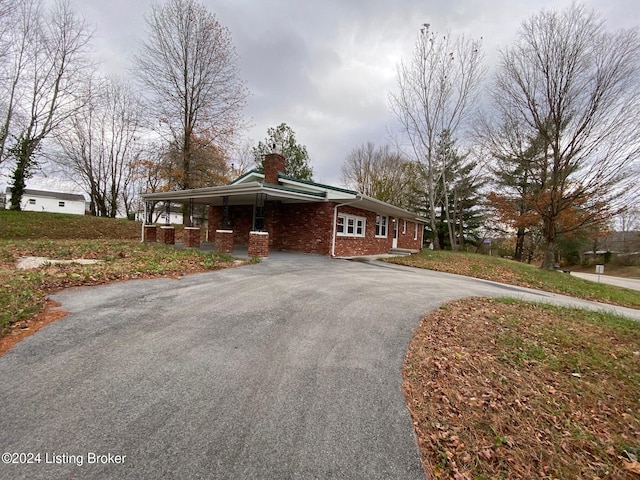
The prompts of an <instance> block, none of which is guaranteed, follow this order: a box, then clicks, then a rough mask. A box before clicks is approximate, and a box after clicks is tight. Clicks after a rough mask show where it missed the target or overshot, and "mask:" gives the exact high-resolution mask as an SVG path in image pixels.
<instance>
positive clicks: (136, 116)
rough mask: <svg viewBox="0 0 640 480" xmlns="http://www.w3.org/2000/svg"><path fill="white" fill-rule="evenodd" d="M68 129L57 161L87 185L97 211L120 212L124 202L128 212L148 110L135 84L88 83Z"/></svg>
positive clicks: (114, 80) (112, 214)
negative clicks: (143, 106) (144, 108)
mask: <svg viewBox="0 0 640 480" xmlns="http://www.w3.org/2000/svg"><path fill="white" fill-rule="evenodd" d="M79 101H80V103H81V104H82V105H83V106H84V108H82V109H80V110H77V111H76V112H75V113H74V115H73V116H71V117H70V118H69V120H68V128H67V129H66V131H65V132H64V133H63V134H61V135H60V136H59V137H58V143H59V145H60V147H61V150H62V152H61V155H59V156H58V158H57V161H58V163H60V164H61V165H63V166H65V167H66V168H67V169H68V170H69V171H70V173H71V174H72V175H71V178H73V179H75V181H76V182H77V183H78V184H79V185H80V186H81V187H82V188H84V189H85V191H86V192H87V193H88V194H89V197H90V199H91V212H92V213H93V214H94V215H100V216H106V217H115V216H116V215H117V214H118V213H119V211H120V210H121V207H124V210H125V213H126V214H127V215H129V214H130V213H131V212H130V208H131V202H132V199H131V198H130V197H131V195H130V193H131V192H130V189H129V186H130V185H131V184H132V183H133V181H134V179H135V175H136V173H137V172H136V168H137V164H138V160H139V158H140V156H141V154H142V152H143V147H144V146H143V144H142V143H141V136H142V133H143V119H144V113H143V108H142V104H141V102H140V100H139V95H138V92H136V91H135V90H134V89H133V87H132V86H131V84H129V83H127V82H126V81H124V80H122V79H119V78H115V77H111V78H105V79H102V78H95V79H91V80H90V81H88V82H87V84H86V87H85V89H84V97H83V98H81V99H80V100H79Z"/></svg>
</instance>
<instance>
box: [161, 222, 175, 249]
mask: <svg viewBox="0 0 640 480" xmlns="http://www.w3.org/2000/svg"><path fill="white" fill-rule="evenodd" d="M158 241H159V242H160V243H164V244H165V245H175V243H176V229H175V228H174V227H167V226H166V225H163V226H162V227H160V238H158Z"/></svg>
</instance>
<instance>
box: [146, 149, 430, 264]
mask: <svg viewBox="0 0 640 480" xmlns="http://www.w3.org/2000/svg"><path fill="white" fill-rule="evenodd" d="M142 198H143V199H144V200H145V201H171V202H174V203H191V204H192V205H193V204H195V203H198V204H206V205H208V227H207V228H208V229H209V230H208V238H209V239H210V240H211V241H213V242H214V243H215V247H216V249H217V250H219V251H223V252H228V253H230V252H232V251H233V246H234V245H243V246H248V249H249V255H250V256H254V254H256V255H255V256H261V257H266V256H268V251H269V249H275V250H284V251H295V252H303V253H318V254H322V255H329V256H335V257H347V256H358V255H373V254H381V253H388V252H389V251H390V250H392V249H403V250H409V251H414V252H417V251H419V250H420V248H421V247H422V240H423V231H424V223H425V221H424V219H422V218H420V217H417V216H416V215H415V214H413V213H411V212H409V211H407V210H404V209H402V208H398V207H396V206H394V205H391V204H389V203H386V202H382V201H380V200H376V199H374V198H371V197H368V196H366V195H363V194H361V193H358V192H356V191H353V190H347V189H344V188H339V187H333V186H329V185H323V184H319V183H315V182H309V181H306V180H299V179H295V178H292V177H289V176H287V175H286V173H285V159H284V157H282V156H281V155H279V154H277V153H272V154H269V155H267V156H266V157H265V161H264V173H263V172H260V171H258V170H252V171H250V172H248V173H246V174H245V175H243V176H241V177H239V178H237V179H236V180H234V181H233V182H231V183H230V184H229V185H224V186H218V187H207V188H199V189H192V190H182V191H175V192H162V193H147V194H143V195H142ZM152 228H153V227H152ZM162 228H168V227H162ZM154 235H155V234H154ZM154 238H155V237H154Z"/></svg>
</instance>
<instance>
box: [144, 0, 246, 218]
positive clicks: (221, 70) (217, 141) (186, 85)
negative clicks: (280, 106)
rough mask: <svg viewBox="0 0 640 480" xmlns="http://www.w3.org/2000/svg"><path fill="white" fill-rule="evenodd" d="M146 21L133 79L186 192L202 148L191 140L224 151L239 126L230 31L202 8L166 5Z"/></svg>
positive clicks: (240, 91) (240, 88)
mask: <svg viewBox="0 0 640 480" xmlns="http://www.w3.org/2000/svg"><path fill="white" fill-rule="evenodd" d="M146 21H147V28H148V36H149V38H148V40H147V41H146V42H145V43H144V44H143V46H142V48H141V50H140V52H139V53H138V54H137V55H136V56H135V58H134V63H135V67H134V68H135V70H134V73H135V74H136V75H137V77H138V78H139V79H140V82H141V83H142V84H143V85H144V86H145V87H146V88H147V89H148V91H149V93H150V94H151V98H150V99H149V100H150V102H149V107H150V109H151V110H152V111H153V112H154V114H155V115H156V117H157V119H158V121H159V122H160V125H161V126H162V127H164V130H165V132H166V133H168V134H169V136H170V143H171V144H172V146H173V148H176V149H177V152H179V155H180V163H181V169H182V172H183V173H182V176H181V182H180V184H179V187H180V188H182V189H187V188H191V187H192V184H193V179H192V171H191V170H192V161H193V158H194V155H195V151H196V150H197V149H198V148H199V147H201V146H203V145H202V143H201V142H197V141H195V138H196V137H200V138H201V139H202V138H206V139H207V143H206V144H205V145H204V146H205V147H208V146H210V145H209V144H214V145H215V146H217V147H225V146H226V144H227V143H228V142H229V140H230V139H231V138H233V136H234V135H236V134H237V133H238V130H239V129H240V128H241V126H242V109H243V108H244V105H245V102H246V97H247V90H246V88H245V85H244V82H243V81H241V80H240V77H239V72H238V65H237V55H236V53H235V49H234V47H233V43H232V41H231V34H230V33H229V30H228V29H227V28H225V27H223V26H222V25H220V23H218V20H217V19H216V17H215V15H214V14H212V13H210V12H209V11H208V10H207V9H206V8H205V7H204V6H203V5H202V4H200V3H198V2H197V1H196V0H168V1H167V3H166V4H164V5H163V6H157V5H155V6H153V7H152V9H151V13H150V14H149V16H148V17H147V18H146ZM184 219H185V223H188V221H189V215H184Z"/></svg>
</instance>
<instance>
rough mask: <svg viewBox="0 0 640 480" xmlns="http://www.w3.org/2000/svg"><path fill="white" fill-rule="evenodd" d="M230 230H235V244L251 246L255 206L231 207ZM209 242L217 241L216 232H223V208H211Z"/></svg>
mask: <svg viewBox="0 0 640 480" xmlns="http://www.w3.org/2000/svg"><path fill="white" fill-rule="evenodd" d="M229 217H230V220H231V227H230V229H231V230H233V243H234V244H236V245H248V244H249V231H250V230H251V229H252V228H253V205H230V206H229ZM208 218H209V225H208V228H209V240H210V241H212V242H213V241H215V238H216V230H222V229H223V228H222V207H213V206H212V207H209V215H208Z"/></svg>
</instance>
